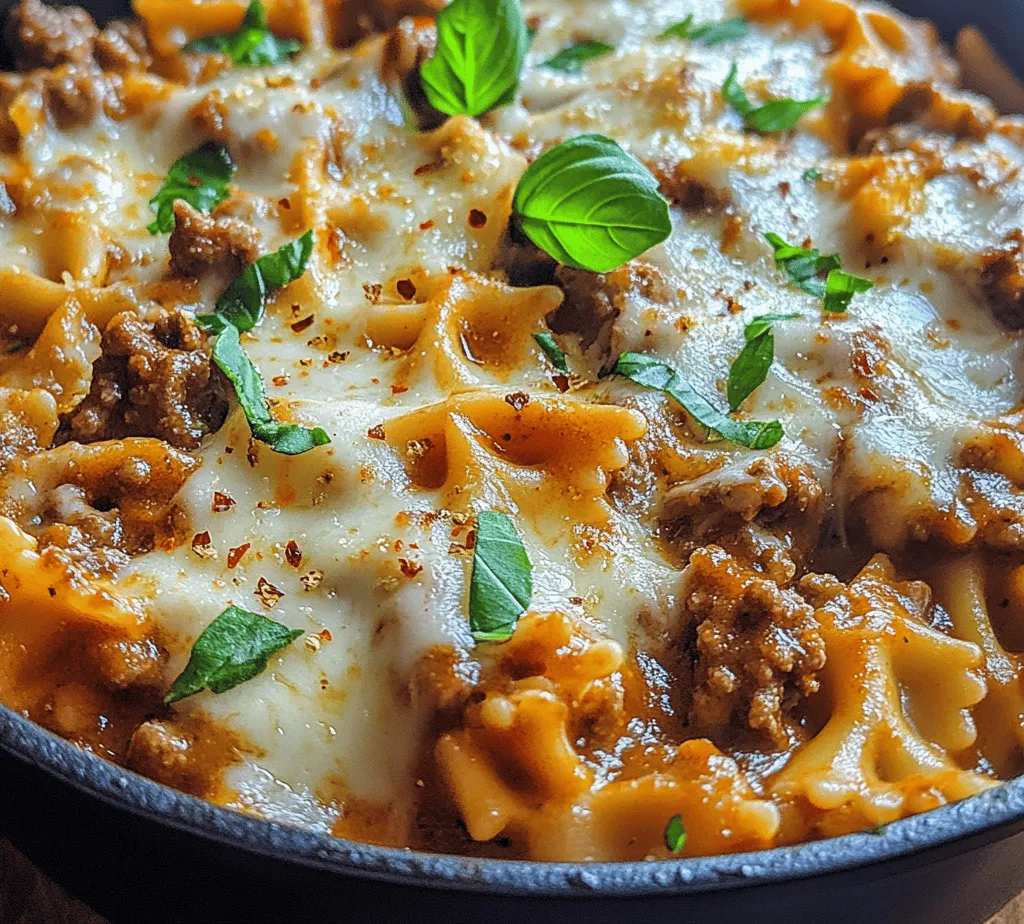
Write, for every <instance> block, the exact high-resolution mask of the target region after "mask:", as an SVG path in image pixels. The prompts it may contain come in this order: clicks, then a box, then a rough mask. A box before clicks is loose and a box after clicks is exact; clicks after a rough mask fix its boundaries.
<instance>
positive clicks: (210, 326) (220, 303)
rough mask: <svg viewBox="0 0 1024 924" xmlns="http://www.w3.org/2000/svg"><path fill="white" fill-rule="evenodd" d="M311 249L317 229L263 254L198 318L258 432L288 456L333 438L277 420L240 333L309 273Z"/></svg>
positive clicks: (263, 440)
mask: <svg viewBox="0 0 1024 924" xmlns="http://www.w3.org/2000/svg"><path fill="white" fill-rule="evenodd" d="M312 250H313V232H312V231H307V232H306V233H305V234H303V235H302V237H300V238H298V239H297V240H294V241H291V242H290V243H288V244H285V245H284V246H283V247H281V248H279V249H278V250H276V251H275V252H274V253H269V254H266V255H265V256H262V257H260V258H259V259H258V260H257V261H256V262H255V263H253V264H252V265H250V266H249V267H247V268H246V270H245V271H244V272H243V273H242V274H241V275H240V276H237V277H236V278H235V279H234V280H233V281H232V282H231V284H230V285H229V286H228V287H227V288H226V289H225V290H224V292H223V293H222V294H221V296H220V298H218V299H217V304H216V307H215V309H214V313H213V314H201V315H198V316H197V317H196V321H198V322H199V323H200V324H202V325H203V327H205V328H206V329H207V330H208V331H210V332H211V333H213V334H216V335H217V339H216V341H215V342H214V345H213V361H214V362H215V363H216V364H217V366H218V368H219V369H220V370H221V371H222V372H223V373H224V374H225V375H226V376H227V377H228V380H229V381H230V382H231V384H232V386H233V387H234V390H235V395H237V397H238V403H239V404H240V405H241V406H242V411H243V412H244V413H245V419H246V420H247V421H248V422H249V429H250V430H251V431H252V435H253V437H255V438H256V439H258V440H259V441H260V442H261V443H266V444H267V445H268V446H270V448H271V449H273V450H274V452H280V453H282V454H284V455H288V456H294V455H298V454H299V453H303V452H307V451H309V450H310V449H313V448H315V447H316V446H323V445H325V444H326V443H329V442H330V441H331V440H330V437H329V436H328V435H327V433H326V432H325V431H324V430H323V429H321V428H320V427H314V428H312V429H309V428H307V427H303V426H300V425H299V424H285V423H279V422H278V421H276V420H274V418H273V415H271V413H270V408H269V407H268V406H267V392H266V389H265V387H264V385H263V377H262V376H261V375H260V373H259V370H258V369H257V368H256V367H255V366H254V365H253V362H252V360H251V359H249V357H248V355H246V352H245V350H243V349H242V342H241V336H240V332H241V331H250V330H252V329H253V328H254V327H255V326H256V325H257V324H258V323H259V322H260V320H261V319H262V317H263V307H264V304H265V302H266V299H267V296H268V295H269V294H270V293H271V292H273V291H274V290H275V289H279V288H281V287H282V286H286V285H287V284H288V283H290V282H293V281H294V280H296V279H298V278H299V276H301V275H302V274H303V272H305V269H306V263H307V262H308V260H309V255H310V254H311V253H312Z"/></svg>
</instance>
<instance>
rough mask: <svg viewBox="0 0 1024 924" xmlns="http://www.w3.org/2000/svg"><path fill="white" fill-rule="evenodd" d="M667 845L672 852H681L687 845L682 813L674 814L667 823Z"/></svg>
mask: <svg viewBox="0 0 1024 924" xmlns="http://www.w3.org/2000/svg"><path fill="white" fill-rule="evenodd" d="M665 846H666V847H668V849H669V850H671V851H672V853H679V851H680V850H682V849H683V847H684V846H686V829H685V828H684V827H683V816H682V815H673V816H672V817H671V818H670V819H669V820H668V824H667V825H665Z"/></svg>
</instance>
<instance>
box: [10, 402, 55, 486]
mask: <svg viewBox="0 0 1024 924" xmlns="http://www.w3.org/2000/svg"><path fill="white" fill-rule="evenodd" d="M57 425H58V418H57V402H56V401H54V400H53V395H51V394H50V393H49V392H48V391H46V390H45V389H43V388H33V389H30V390H29V391H24V390H22V389H12V388H0V471H2V470H3V469H4V468H5V467H6V465H7V463H8V462H9V461H10V460H11V459H12V458H13V457H14V456H16V455H19V454H20V453H27V452H39V451H41V450H43V449H45V448H46V447H47V446H49V445H50V443H51V442H52V441H53V435H54V434H55V433H56V432H57Z"/></svg>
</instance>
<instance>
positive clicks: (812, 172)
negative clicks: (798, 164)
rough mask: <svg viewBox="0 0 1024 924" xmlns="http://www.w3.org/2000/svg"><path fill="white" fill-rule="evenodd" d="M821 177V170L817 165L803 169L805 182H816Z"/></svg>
mask: <svg viewBox="0 0 1024 924" xmlns="http://www.w3.org/2000/svg"><path fill="white" fill-rule="evenodd" d="M820 179H821V171H820V170H819V169H818V168H817V167H808V168H807V169H806V170H805V171H804V182H805V183H817V182H818V180H820Z"/></svg>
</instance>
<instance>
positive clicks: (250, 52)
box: [183, 0, 302, 67]
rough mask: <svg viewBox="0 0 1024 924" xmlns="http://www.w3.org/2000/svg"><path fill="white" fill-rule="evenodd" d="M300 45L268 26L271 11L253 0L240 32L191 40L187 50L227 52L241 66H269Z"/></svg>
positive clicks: (279, 61) (280, 60) (281, 59)
mask: <svg viewBox="0 0 1024 924" xmlns="http://www.w3.org/2000/svg"><path fill="white" fill-rule="evenodd" d="M300 48H302V42H299V41H297V40H296V39H281V38H278V37H277V36H276V35H274V33H273V32H271V31H270V29H268V28H267V11H266V10H265V9H264V7H263V4H262V3H261V2H260V0H252V3H250V4H249V8H248V9H247V10H246V11H245V16H244V17H243V18H242V24H241V26H239V27H238V31H237V32H231V33H228V34H225V35H207V36H204V37H203V38H199V39H196V40H195V41H193V42H189V43H188V44H187V45H186V46H185V48H184V49H183V50H184V51H189V52H198V53H200V54H218V53H219V54H225V55H228V57H230V58H231V60H232V61H234V63H235V64H237V65H238V66H239V67H267V66H268V65H271V64H280V63H281V62H282V61H287V60H288V59H289V58H290V57H291V56H292V55H294V54H295V53H296V52H297V51H298V50H299V49H300Z"/></svg>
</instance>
